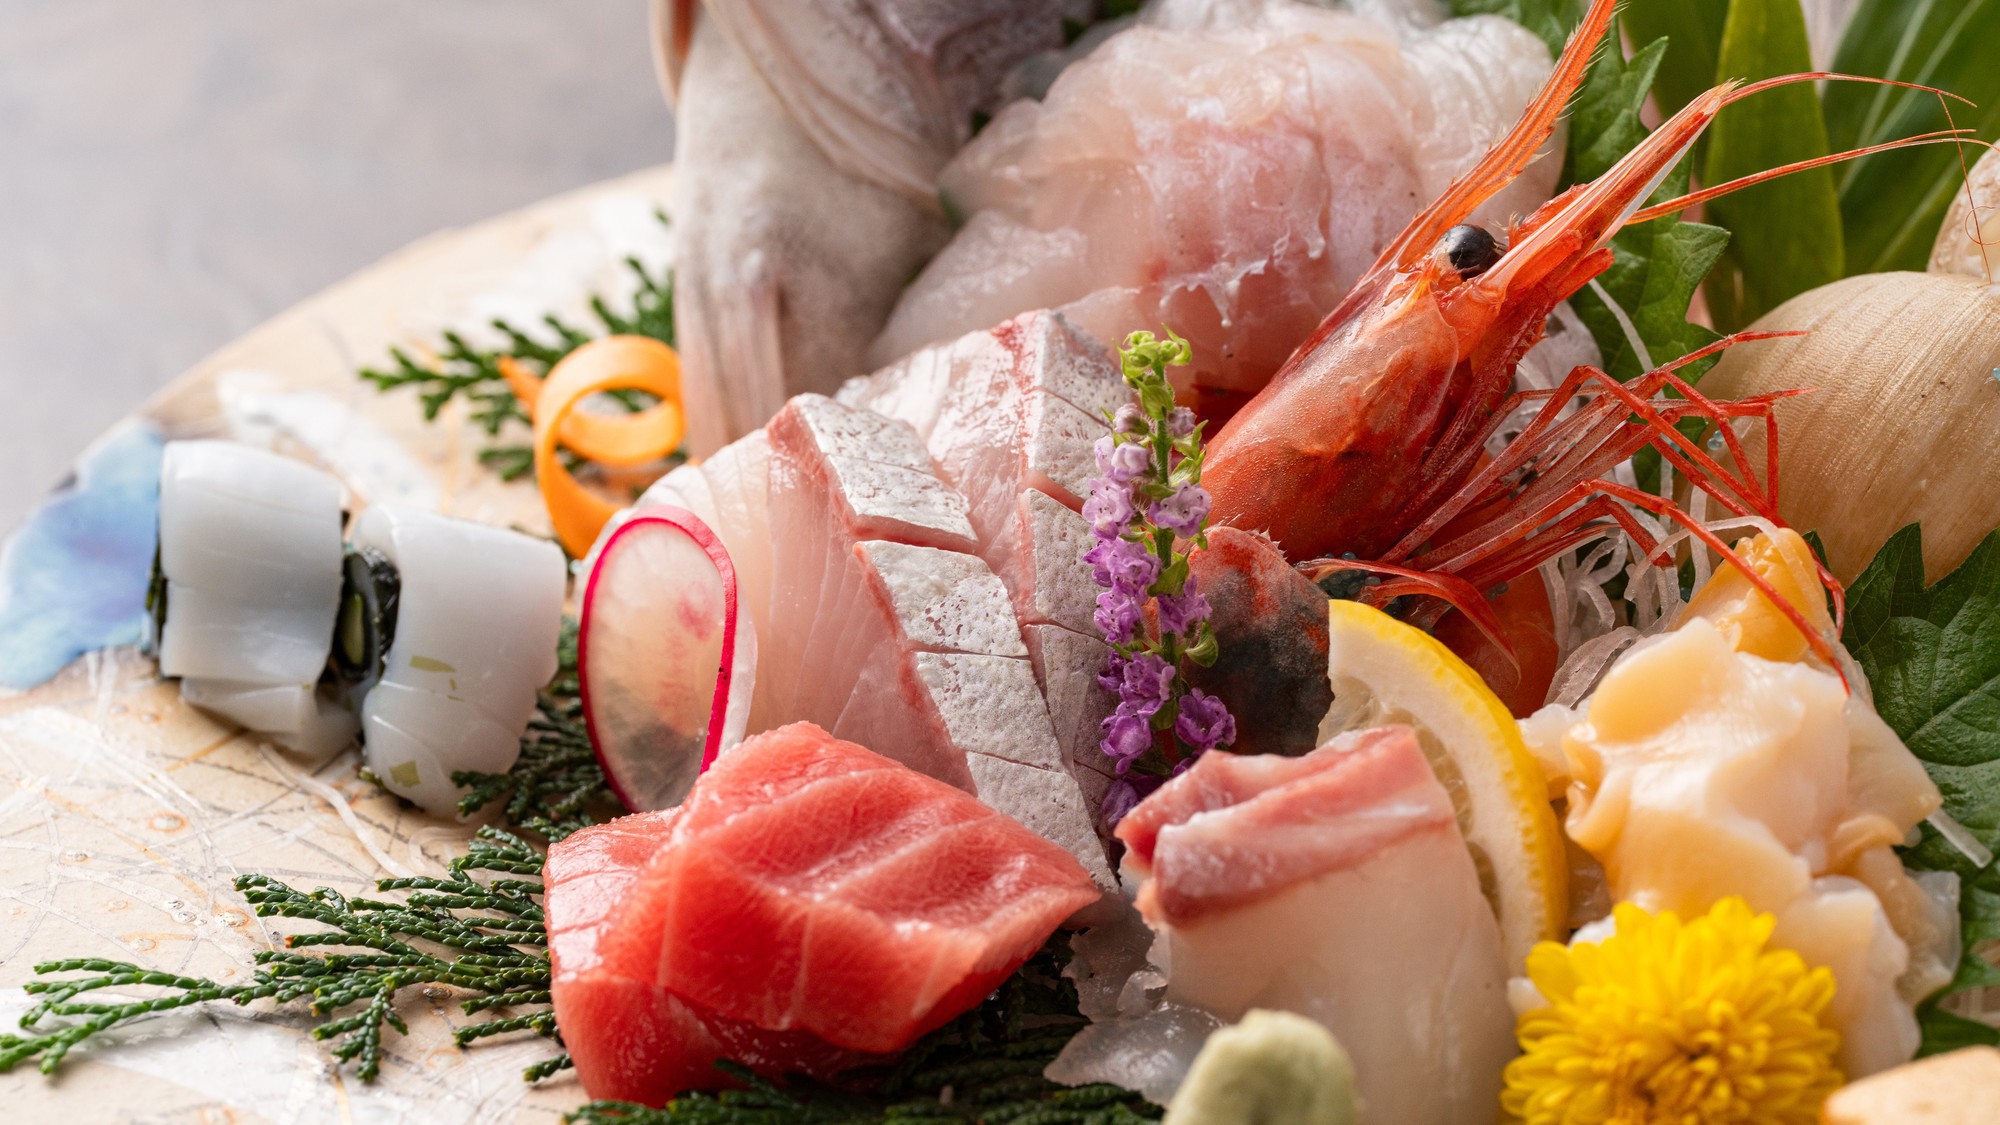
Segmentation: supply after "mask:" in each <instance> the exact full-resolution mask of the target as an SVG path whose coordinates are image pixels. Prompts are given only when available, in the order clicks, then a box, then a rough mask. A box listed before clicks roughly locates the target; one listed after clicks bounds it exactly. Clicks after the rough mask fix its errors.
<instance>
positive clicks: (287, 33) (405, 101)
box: [0, 0, 673, 535]
mask: <svg viewBox="0 0 2000 1125" xmlns="http://www.w3.org/2000/svg"><path fill="white" fill-rule="evenodd" d="M645 30H646V20H645V4H644V0H0V393H3V394H4V398H0V535H4V534H5V532H7V531H8V530H11V529H12V528H13V527H14V526H15V524H16V523H18V522H19V520H20V518H21V517H22V516H23V515H24V514H25V513H26V511H27V509H28V507H29V506H30V505H31V504H32V503H33V501H34V499H35V497H37V496H39V495H40V494H41V493H43V492H44V491H46V490H47V489H48V488H49V487H50V486H52V485H54V484H55V483H56V482H57V481H58V480H59V479H60V478H61V477H62V475H63V474H64V472H66V471H67V469H68V467H69V464H70V461H71V459H72V458H73V457H74V455H75V454H76V453H77V451H78V450H80V449H81V448H82V447H83V446H84V445H85V444H86V443H87V442H88V441H89V440H90V439H91V438H92V437H94V436H95V435H96V434H97V433H98V432H99V431H100V430H102V429H104V428H105V427H106V426H107V425H109V424H110V423H111V422H112V421H113V420H115V419H117V418H118V417H120V416H121V415H124V414H126V413H127V412H129V411H130V410H132V409H133V408H134V407H136V406H137V405H138V404H139V402H140V401H141V400H142V399H144V398H145V397H146V396H147V395H148V394H150V393H152V392H153V391H154V390H155V389H156V388H158V387H159V386H160V385H162V384H163V383H165V382H166V381H168V380H169V379H171V378H173V377H174V375H176V374H178V373H179V372H180V371H181V370H182V369H184V368H186V367H188V366H189V365H191V364H193V363H194V362H195V361H196V360H198V359H200V358H201V357H202V356H203V355H205V354H206V353H207V352H209V351H211V350H212V349H214V348H216V347H217V346H219V345H221V344H223V343H225V342H227V341H228V340H230V339H231V338H233V337H235V336H237V335H239V334H241V333H242V332H244V331H245V330H247V329H249V328H251V327H252V326H254V325H255V324H256V323H257V322H259V321H260V320H263V319H264V318H265V317H267V316H270V315H271V314H273V313H276V312H279V311H281V310H282V309H284V308H285V307H286V306H288V305H290V304H293V303H294V302H296V301H298V300H300V299H301V298H304V297H306V296H309V295H311V294H312V293H313V292H315V291H317V290H319V289H321V288H323V287H324V286H326V285H328V284H330V283H332V282H335V281H338V280H339V279H340V278H342V277H343V276H345V275H347V274H348V273H351V272H353V271H354V270H356V269H359V268H360V267H362V266H364V265H367V264H368V263H369V262H371V261H373V260H375V259H376V258H379V257H381V256H382V255H384V254H386V253H388V252H390V251H392V250H394V249H396V248H397V247H399V246H401V245H403V244H404V243H406V242H410V241H412V240H414V239H416V238H418V237H421V236H422V235H425V234H428V233H430V232H431V231H434V230H437V229H438V228H441V227H447V226H454V225H458V224H462V223H467V222H471V221H474V220H477V219H481V218H485V217H487V216H490V215H493V214H496V213H499V212H501V211H506V210H509V209H511V208H514V207H519V206H521V205H523V204H526V203H530V202H533V201H534V200H537V199H541V198H543V197H545V196H549V195H553V194H555V193H557V192H560V191H564V190H566V189H569V188H573V187H577V186H580V185H583V184H586V183H590V182H591V181H594V180H600V179H604V178H606V177H608V176H613V175H617V174H619V173H622V172H628V171H632V170H634V169H637V168H643V167H646V166H648V165H651V164H657V163H659V162H661V161H664V160H666V159H668V158H669V157H670V156H671V154H672V147H673V127H672V123H671V119H670V118H669V116H668V113H667V109H666V106H665V104H664V103H663V102H662V101H661V99H660V95H659V92H658V90H657V88H656V87H655V85H654V82H653V75H652V69H651V61H650V56H649V55H648V52H647V45H646V36H645Z"/></svg>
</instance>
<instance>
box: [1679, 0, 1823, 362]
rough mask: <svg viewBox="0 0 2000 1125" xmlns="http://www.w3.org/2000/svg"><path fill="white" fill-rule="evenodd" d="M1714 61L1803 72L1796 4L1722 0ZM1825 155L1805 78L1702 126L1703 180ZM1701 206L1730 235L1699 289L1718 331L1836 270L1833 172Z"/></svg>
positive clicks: (1769, 71)
mask: <svg viewBox="0 0 2000 1125" xmlns="http://www.w3.org/2000/svg"><path fill="white" fill-rule="evenodd" d="M1716 66H1717V70H1716V77H1717V78H1718V79H1730V78H1740V79H1747V80H1755V79H1759V78H1772V77H1776V76H1778V75H1781V74H1795V73H1800V72H1803V71H1808V70H1811V69H1812V49H1811V47H1810V46H1809V45H1808V43H1807V42H1806V20H1805V13H1804V11H1803V9H1801V8H1800V7H1799V4H1798V0H1730V4H1729V21H1728V23H1727V24H1726V25H1725V26H1724V29H1723V34H1722V53H1721V56H1720V58H1719V59H1718V60H1717V63H1716ZM1830 151H1832V150H1831V149H1830V148H1829V147H1828V145H1827V135H1826V122H1825V121H1824V120H1823V119H1822V118H1821V116H1820V107H1819V98H1818V96H1817V95H1816V94H1815V93H1814V91H1813V87H1812V84H1811V83H1805V82H1801V83H1795V84H1793V85H1789V86H1780V87H1778V88H1776V89H1772V90H1766V91H1764V92H1763V93H1761V94H1758V95H1756V96H1755V97H1754V98H1751V99H1750V100H1749V101H1746V102H1743V103H1741V104H1738V105H1734V106H1731V107H1730V108H1728V109H1725V110H1723V111H1722V113H1721V114H1720V115H1719V116H1717V118H1716V119H1715V123H1714V124H1713V125H1711V126H1709V130H1708V152H1707V155H1706V157H1705V159H1704V161H1703V165H1702V181H1703V182H1704V183H1707V184H1720V183H1725V182H1727V181H1729V180H1733V179H1735V178H1737V177H1738V176H1746V175H1749V174H1751V173H1754V172H1761V171H1764V170H1765V169H1769V168H1777V167H1780V166H1782V165H1785V164H1790V163H1793V162H1795V161H1800V160H1810V159H1812V158H1814V157H1818V156H1825V155H1826V154H1827V153H1828V152H1830ZM1709 209H1710V211H1712V212H1713V213H1714V214H1715V216H1716V217H1717V219H1718V220H1720V221H1721V222H1722V224H1723V225H1724V226H1727V227H1728V228H1729V229H1730V230H1732V231H1734V232H1735V234H1736V238H1735V241H1734V242H1733V243H1732V244H1731V246H1730V248H1729V250H1728V252H1727V253H1725V254H1724V255H1723V261H1722V268H1720V269H1718V270H1717V271H1716V272H1715V274H1714V275H1713V276H1711V277H1710V278H1709V280H1708V285H1707V288H1706V293H1707V296H1708V307H1709V310H1710V312H1711V313H1712V314H1713V315H1714V317H1715V324H1716V327H1718V328H1720V329H1722V330H1723V331H1725V332H1730V331H1735V330H1736V329H1739V328H1742V327H1743V326H1745V325H1747V324H1749V323H1750V322H1751V321H1753V320H1755V319H1757V318H1758V317H1759V316H1762V315H1763V314H1764V313H1766V312H1769V311H1770V310H1771V309H1773V308H1775V307H1777V306H1778V305H1779V304H1781V303H1783V302H1784V301H1785V300H1786V299H1788V298H1791V297H1794V296H1797V295H1798V294H1800V293H1803V292H1805V291H1806V290H1808V289H1813V288H1817V287H1818V286H1821V285H1824V284H1826V283H1827V282H1830V281H1836V280H1838V279H1839V278H1840V277H1841V276H1842V272H1841V270H1842V264H1843V261H1844V252H1843V247H1842V243H1841V239H1840V201H1839V198H1838V196H1837V195H1836V194H1835V191H1834V182H1833V169H1831V168H1813V169H1810V170H1807V171H1804V172H1793V173H1791V174H1789V175H1785V176H1780V177H1778V178H1777V179H1775V180H1771V181H1768V182H1766V183H1761V184H1758V185H1757V186H1755V187H1750V188H1744V189H1743V190H1741V191H1738V192H1735V193H1733V194H1731V195H1728V196H1725V197H1723V198H1721V199H1717V200H1715V201H1714V202H1712V203H1710V204H1709Z"/></svg>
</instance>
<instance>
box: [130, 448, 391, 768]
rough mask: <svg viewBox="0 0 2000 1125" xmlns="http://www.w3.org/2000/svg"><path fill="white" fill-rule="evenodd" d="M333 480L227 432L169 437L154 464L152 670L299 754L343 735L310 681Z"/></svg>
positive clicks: (328, 611) (314, 675)
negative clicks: (228, 438)
mask: <svg viewBox="0 0 2000 1125" xmlns="http://www.w3.org/2000/svg"><path fill="white" fill-rule="evenodd" d="M341 519H342V517H341V510H340V482H339V481H336V480H335V479H334V478H333V477H331V476H329V475H327V474H326V473H323V472H320V471H319V470H317V469H314V468H312V467H310V466H308V465H303V464H300V463H299V462H297V461H294V460H292V459H290V458H288V457H283V456H280V455H279V454H276V453H271V452H268V451H266V450H262V449H252V448H250V447H248V446H243V445H236V444H233V443H230V442H225V441H176V442H170V443H168V445H167V448H166V452H165V454H164V458H163V460H162V462H161V467H160V549H159V574H158V575H157V576H156V578H155V582H154V589H153V592H152V595H151V597H150V599H149V601H150V602H151V606H152V609H153V613H154V621H155V631H156V634H157V635H156V637H155V646H156V649H157V652H158V655H159V659H160V674H161V675H164V676H177V677H180V678H181V697H182V698H183V699H185V700H186V701H187V702H189V703H190V704H193V705H194V706H196V707H200V708H202V709H204V710H207V711H213V712H215V713H216V714H219V715H222V716H224V717H226V718H228V719H230V720H231V721H233V722H236V723H239V724H241V725H243V726H244V727H246V728H248V729H250V730H253V731H256V732H258V733H260V734H263V735H265V736H267V737H269V738H270V739H271V740H272V741H273V742H277V743H279V744H281V745H284V746H288V747H291V748H293V749H297V750H300V751H302V752H305V753H309V754H315V755H317V754H325V753H331V752H332V751H335V750H338V749H340V748H341V747H343V746H345V745H347V744H348V743H349V742H350V741H351V740H352V739H353V738H354V731H355V720H354V716H353V713H352V712H351V711H350V710H348V709H347V708H346V707H344V706H343V705H342V704H341V703H339V702H338V701H337V700H335V699H333V698H331V697H330V696H329V695H328V694H327V693H323V692H321V691H319V690H318V689H317V687H316V685H317V684H318V683H319V680H320V676H321V673H322V672H324V671H325V670H326V663H327V655H328V651H329V649H330V648H331V647H332V642H333V634H334V619H335V615H336V613H337V611H338V607H339V604H340V590H341V544H340V529H341Z"/></svg>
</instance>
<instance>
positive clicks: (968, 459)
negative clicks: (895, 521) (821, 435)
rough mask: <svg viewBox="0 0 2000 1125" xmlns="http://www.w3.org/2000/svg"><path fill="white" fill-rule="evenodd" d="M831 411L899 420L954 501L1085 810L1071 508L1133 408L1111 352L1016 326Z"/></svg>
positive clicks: (1082, 545)
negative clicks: (1011, 623)
mask: <svg viewBox="0 0 2000 1125" xmlns="http://www.w3.org/2000/svg"><path fill="white" fill-rule="evenodd" d="M839 400H840V401H841V402H844V403H848V404H850V405H854V406H861V407H866V408H868V409H871V410H875V411H878V412H880V413H883V414H887V415H889V416H891V417H895V418H900V419H902V420H903V421H906V422H908V423H909V424H910V425H911V427H912V428H914V429H915V430H916V432H917V434H918V435H919V436H920V437H922V438H923V439H924V445H925V448H926V449H928V450H929V452H930V455H931V457H932V459H933V460H935V462H936V463H937V466H938V473H939V475H940V476H942V477H943V478H944V479H945V480H946V481H947V482H949V483H950V484H951V485H953V486H954V487H955V488H957V489H958V490H959V491H961V492H963V493H964V494H965V496H966V499H967V502H968V505H969V507H968V511H967V516H968V518H969V519H970V520H971V522H972V525H973V528H974V530H975V531H976V533H977V534H978V537H979V554H980V557H981V558H983V559H985V560H986V562H987V564H988V565H989V566H990V567H991V568H992V570H993V572H994V573H995V574H996V575H998V576H999V578H1000V580H1001V582H1002V583H1003V584H1004V585H1005V586H1006V588H1007V592H1008V595H1009V597H1010V598H1011V599H1012V602H1013V607H1014V614H1015V618H1016V620H1018V621H1019V622H1020V624H1021V630H1022V633H1023V637H1024V640H1025V641H1026V642H1027V644H1028V647H1029V650H1030V657H1031V659H1032V661H1033V665H1034V669H1035V679H1036V683H1037V685H1038V686H1039V687H1040V688H1041V690H1042V692H1043V696H1044V699H1045V701H1046V704H1047V708H1048V713H1049V718H1050V720H1051V722H1052V724H1053V726H1054V728H1055V732H1056V737H1057V745H1058V747H1059V748H1060V750H1061V753H1062V760H1063V762H1064V763H1065V765H1066V766H1067V767H1068V769H1069V770H1070V772H1071V774H1072V775H1073V776H1074V777H1075V778H1076V779H1077V781H1078V784H1079V785H1080V786H1081V787H1082V788H1083V791H1084V795H1085V797H1086V798H1087V799H1088V800H1089V803H1090V807H1091V808H1092V809H1096V808H1097V807H1098V806H1099V803H1100V802H1101V801H1102V799H1103V795H1104V792H1105V790H1106V788H1107V787H1108V786H1109V785H1110V763H1109V761H1108V760H1107V759H1106V758H1105V757H1104V755H1103V754H1102V753H1101V752H1100V751H1099V750H1098V738H1099V732H1098V727H1099V724H1100V723H1101V722H1102V721H1103V719H1104V717H1105V716H1106V715H1108V714H1110V712H1111V708H1112V706H1113V703H1114V701H1112V700H1111V699H1110V697H1109V696H1108V695H1107V694H1106V693H1105V692H1103V691H1102V690H1101V689H1098V688H1097V687H1096V685H1095V681H1094V677H1095V675H1096V673H1097V671H1098V669H1100V668H1102V667H1103V665H1104V658H1105V656H1106V655H1108V653H1109V651H1110V650H1109V648H1108V647H1106V646H1105V645H1104V643H1103V642H1102V641H1101V640H1100V639H1099V637H1098V634H1097V631H1096V627H1095V626H1094V625H1093V624H1092V623H1091V612H1092V609H1093V608H1094V606H1095V602H1096V597H1097V587H1096V585H1095V583H1093V582H1092V580H1091V577H1090V571H1089V568H1088V567H1086V566H1085V565H1084V563H1083V561H1082V554H1083V552H1084V551H1085V550H1086V549H1088V548H1089V546H1090V543H1091V537H1090V528H1089V525H1088V524H1086V523H1085V522H1084V520H1083V517H1081V516H1079V515H1078V514H1077V513H1076V511H1075V509H1077V508H1080V507H1081V506H1082V502H1083V498H1084V497H1085V496H1086V495H1087V493H1088V491H1089V485H1090V478H1091V477H1092V476H1094V475H1095V473H1096V468H1095V464H1096V462H1095V457H1094V452H1093V447H1094V446H1095V444H1096V442H1097V441H1098V439H1100V438H1102V437H1104V436H1105V435H1106V434H1107V433H1109V432H1110V431H1109V429H1108V427H1107V424H1106V418H1107V417H1108V416H1109V415H1111V414H1113V413H1115V412H1116V411H1117V409H1118V408H1119V407H1120V406H1122V405H1124V404H1126V403H1128V402H1131V401H1132V392H1131V389H1130V388H1129V387H1127V386H1126V384H1125V381H1124V378H1123V376H1122V375H1121V374H1120V373H1119V367H1118V360H1117V357H1116V356H1115V355H1113V354H1112V352H1111V350H1110V349H1109V348H1107V347H1105V346H1104V345H1103V344H1102V343H1100V342H1099V341H1098V340H1097V339H1096V338H1094V337H1092V336H1091V335H1090V334H1089V333H1087V332H1085V331H1083V330H1082V329H1079V328H1078V327H1076V325H1074V324H1073V323H1071V322H1070V320H1069V319H1068V318H1067V317H1064V316H1063V315H1062V314H1060V313H1052V312H1047V311H1037V312H1029V313H1024V314H1022V315H1020V316H1017V317H1014V318H1013V319H1011V320H1008V321H1006V322H1005V323H1003V324H1001V325H999V326H998V327H996V328H993V329H989V330H986V331H981V332H973V333H970V334H968V335H965V336H962V337H960V338H959V339H957V340H953V341H951V342H950V343H947V344H941V345H938V346H936V347H932V348H926V349H924V350H922V351H919V352H917V353H915V354H913V355H911V356H909V357H908V358H906V359H904V360H903V361H902V362H900V363H897V364H895V365H893V366H891V367H888V368H885V369H883V370H882V371H879V372H877V373H875V374H873V375H868V376H864V377H862V378H859V379H853V380H850V381H849V382H848V383H847V385H846V386H844V387H842V388H841V391H840V395H839Z"/></svg>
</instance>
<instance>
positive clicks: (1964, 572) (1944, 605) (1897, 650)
mask: <svg viewBox="0 0 2000 1125" xmlns="http://www.w3.org/2000/svg"><path fill="white" fill-rule="evenodd" d="M1842 640H1843V641H1844V642H1845V643H1846V645H1847V648H1848V650H1849V651H1850V652H1852V653H1853V654H1854V657H1855V659H1856V660H1858V661H1860V663H1861V668H1862V671H1864V672H1865V673H1867V676H1868V682H1869V684H1870V685H1871V686H1872V687H1873V688H1874V691H1875V709H1876V710H1877V711H1878V712H1880V713H1881V715H1882V718H1883V720H1884V721H1886V722H1887V723H1888V724H1889V726H1890V728H1891V729H1893V730H1894V731H1895V732H1896V734H1897V735H1898V736H1900V737H1901V738H1902V740H1903V743H1904V745H1906V746H1908V747H1909V748H1910V752H1911V753H1913V754H1915V755H1916V756H1917V757H1918V758H1920V759H1922V761H1923V763H1924V766H1925V768H1926V769H1928V770H1929V771H1930V774H1931V777H1932V778H1933V779H1934V780H1936V781H1937V783H1938V788H1939V789H1940V790H1942V791H1943V793H1944V804H1945V811H1946V812H1947V813H1950V814H1951V816H1952V817H1953V818H1954V819H1956V820H1957V821H1958V822H1959V823H1961V824H1963V825H1965V826H1966V828H1967V829H1969V830H1970V831H1971V832H1972V833H1973V835H1975V836H1977V837H1978V838H1979V840H1980V842H1981V843H1984V844H1985V845H1986V846H1987V847H1989V848H1992V847H1995V846H2000V534H1995V535H1989V536H1987V537H1986V539H1985V540H1983V541H1982V542H1981V543H1980V544H1979V546H1978V547H1977V548H1975V549H1974V550H1973V552H1972V554H1971V555H1970V556H1969V557H1968V558H1967V559H1966V560H1965V562H1964V563H1963V564H1961V565H1960V566H1959V568H1958V569H1957V570H1955V571H1953V572H1951V573H1950V574H1949V575H1946V576H1945V577H1944V578H1943V579H1941V580H1940V581H1939V582H1938V583H1937V585H1935V586H1931V587H1929V588H1928V589H1926V588H1925V586H1924V561H1923V534H1922V531H1921V530H1920V529H1919V528H1918V527H1917V526H1916V525H1915V524H1912V525H1910V526H1909V527H1906V528H1904V529H1903V530H1901V531H1899V532H1897V533H1896V534H1895V535H1894V536H1892V537H1890V539H1889V541H1888V542H1887V543H1885V544H1884V545H1883V547H1882V550H1881V552H1880V553H1878V554H1877V555H1876V556H1875V561H1873V562H1871V563H1869V564H1868V569H1867V570H1865V571H1863V572H1862V574H1861V576H1860V577H1859V578H1857V579H1855V581H1854V584H1853V585H1852V586H1851V587H1849V588H1848V595H1847V629H1846V632H1845V634H1844V635H1843V637H1842ZM1933 854H1934V853H1933ZM1933 866H1943V865H1941V864H1933ZM1949 869H1951V870H1957V871H1960V872H1961V873H1962V874H1966V873H1969V869H1968V867H1967V865H1966V864H1965V861H1964V860H1963V859H1962V858H1961V859H1960V860H1959V861H1958V862H1957V863H1955V864H1952V865H1951V866H1950V867H1949Z"/></svg>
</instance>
